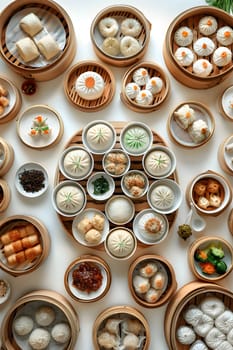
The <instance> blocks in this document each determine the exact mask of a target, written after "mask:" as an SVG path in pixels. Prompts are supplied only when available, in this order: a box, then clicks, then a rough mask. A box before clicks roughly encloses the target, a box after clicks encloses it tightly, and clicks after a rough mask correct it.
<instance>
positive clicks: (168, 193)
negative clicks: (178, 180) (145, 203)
mask: <svg viewBox="0 0 233 350" xmlns="http://www.w3.org/2000/svg"><path fill="white" fill-rule="evenodd" d="M174 201H175V194H174V191H173V190H172V189H171V188H170V187H169V186H166V185H159V186H156V187H155V188H154V189H153V190H152V192H151V203H152V205H153V206H154V207H155V208H157V209H162V210H163V209H169V208H171V207H172V206H173V204H174Z"/></svg>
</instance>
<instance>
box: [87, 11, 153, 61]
mask: <svg viewBox="0 0 233 350" xmlns="http://www.w3.org/2000/svg"><path fill="white" fill-rule="evenodd" d="M106 17H113V18H115V19H116V20H117V21H119V23H121V22H122V21H123V20H124V19H126V18H134V19H136V20H138V21H139V22H140V23H141V25H142V30H141V32H140V34H139V35H138V36H137V37H136V39H137V40H138V41H139V43H140V44H141V49H140V50H139V52H138V53H137V54H135V55H133V56H129V57H124V56H115V57H114V56H110V55H108V54H106V53H104V51H103V50H102V48H101V46H102V42H103V40H104V39H103V38H102V36H101V34H100V33H99V30H98V23H99V22H100V20H101V19H103V18H106ZM150 30H151V23H150V22H149V21H148V20H147V19H146V17H145V16H144V15H143V13H142V12H141V11H139V10H138V9H137V8H135V7H133V6H127V5H116V6H109V7H106V8H104V9H103V10H102V11H100V12H99V13H98V14H97V15H96V17H95V18H94V20H93V21H92V24H91V29H90V35H91V41H92V44H93V48H94V51H95V53H96V55H97V56H98V57H99V58H100V59H101V60H102V61H104V62H106V63H108V64H111V65H113V66H117V67H126V66H130V65H132V64H134V63H136V62H137V61H139V60H140V59H141V58H142V57H143V56H144V55H145V53H146V51H147V49H148V45H149V40H150ZM116 37H117V38H118V39H119V40H120V39H121V38H122V33H121V31H120V30H119V31H118V33H117V35H116Z"/></svg>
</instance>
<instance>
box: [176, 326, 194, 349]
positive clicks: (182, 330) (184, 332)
mask: <svg viewBox="0 0 233 350" xmlns="http://www.w3.org/2000/svg"><path fill="white" fill-rule="evenodd" d="M176 337H177V340H178V341H179V342H180V343H181V344H184V345H189V344H192V343H193V342H194V341H195V340H196V334H195V332H194V330H193V329H192V328H191V327H188V326H179V327H178V329H177V331H176Z"/></svg>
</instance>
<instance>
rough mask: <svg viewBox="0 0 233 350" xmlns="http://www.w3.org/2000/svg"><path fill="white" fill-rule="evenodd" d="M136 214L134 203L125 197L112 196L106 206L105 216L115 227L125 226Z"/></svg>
mask: <svg viewBox="0 0 233 350" xmlns="http://www.w3.org/2000/svg"><path fill="white" fill-rule="evenodd" d="M134 214H135V206H134V203H133V201H132V200H131V199H130V198H128V197H127V196H124V195H115V196H112V197H111V198H110V199H109V200H108V201H107V203H106V204H105V215H106V216H107V218H108V220H109V221H111V222H112V223H113V224H115V225H125V224H127V223H128V222H130V221H131V220H132V219H133V217H134Z"/></svg>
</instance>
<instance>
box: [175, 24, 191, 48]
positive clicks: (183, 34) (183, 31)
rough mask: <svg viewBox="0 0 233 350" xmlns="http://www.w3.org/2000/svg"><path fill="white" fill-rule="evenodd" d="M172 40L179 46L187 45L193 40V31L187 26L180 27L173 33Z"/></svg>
mask: <svg viewBox="0 0 233 350" xmlns="http://www.w3.org/2000/svg"><path fill="white" fill-rule="evenodd" d="M174 40H175V42H176V44H177V45H179V46H188V45H190V44H191V43H192V41H193V32H192V30H191V29H190V28H189V27H186V26H183V27H180V28H178V29H177V31H176V32H175V34H174Z"/></svg>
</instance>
